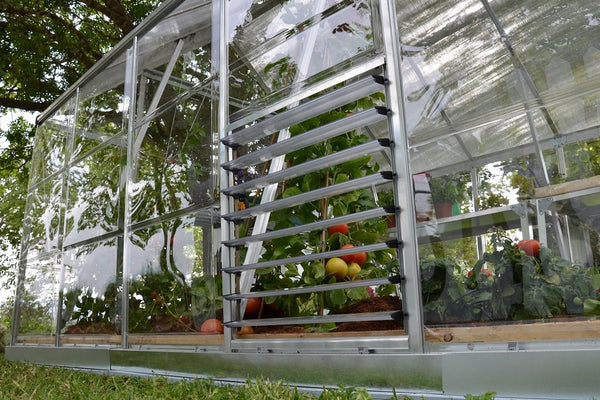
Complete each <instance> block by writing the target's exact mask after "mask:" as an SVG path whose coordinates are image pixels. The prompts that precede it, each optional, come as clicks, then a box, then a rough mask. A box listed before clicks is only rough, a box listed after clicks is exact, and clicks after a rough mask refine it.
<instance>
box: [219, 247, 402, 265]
mask: <svg viewBox="0 0 600 400" xmlns="http://www.w3.org/2000/svg"><path fill="white" fill-rule="evenodd" d="M400 244H401V243H400V242H399V241H397V240H388V241H387V242H382V243H374V244H367V245H364V246H355V247H352V248H348V249H340V250H331V251H324V252H321V253H312V254H306V255H302V256H297V257H287V258H281V259H276V260H269V261H263V262H257V263H254V264H248V265H238V266H233V267H228V268H223V271H224V272H227V273H234V272H241V271H248V270H256V269H262V268H270V267H275V266H278V265H285V264H300V263H303V262H305V261H313V260H318V259H321V258H331V257H340V256H345V255H348V254H355V253H359V252H369V251H380V250H386V249H391V248H398V246H399V245H400Z"/></svg>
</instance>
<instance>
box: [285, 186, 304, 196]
mask: <svg viewBox="0 0 600 400" xmlns="http://www.w3.org/2000/svg"><path fill="white" fill-rule="evenodd" d="M301 193H302V191H301V190H300V189H298V188H297V187H288V188H287V189H285V190H284V192H283V193H282V194H281V197H283V198H284V199H285V198H287V197H291V196H296V195H298V194H301Z"/></svg>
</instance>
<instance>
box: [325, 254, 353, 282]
mask: <svg viewBox="0 0 600 400" xmlns="http://www.w3.org/2000/svg"><path fill="white" fill-rule="evenodd" d="M325 271H327V275H328V276H335V279H337V280H340V279H344V278H345V277H346V275H347V274H348V264H346V261H344V260H342V259H341V258H338V257H333V258H330V259H329V260H328V261H327V263H326V264H325Z"/></svg>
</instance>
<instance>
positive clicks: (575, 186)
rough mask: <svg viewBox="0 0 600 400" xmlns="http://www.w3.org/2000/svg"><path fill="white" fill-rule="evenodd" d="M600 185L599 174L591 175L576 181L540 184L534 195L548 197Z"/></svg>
mask: <svg viewBox="0 0 600 400" xmlns="http://www.w3.org/2000/svg"><path fill="white" fill-rule="evenodd" d="M598 186H600V175H596V176H592V177H590V178H584V179H578V180H576V181H571V182H564V183H559V184H556V185H548V186H542V187H539V188H535V197H536V198H542V197H550V196H558V195H559V194H565V193H571V192H576V191H578V190H584V189H589V188H594V187H598Z"/></svg>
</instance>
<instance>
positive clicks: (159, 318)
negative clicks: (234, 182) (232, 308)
mask: <svg viewBox="0 0 600 400" xmlns="http://www.w3.org/2000/svg"><path fill="white" fill-rule="evenodd" d="M218 223H219V215H218V213H217V212H216V211H215V210H214V209H211V208H208V209H204V210H201V211H199V212H197V213H196V214H194V215H189V216H186V217H182V218H177V219H174V220H170V221H165V222H163V223H161V224H158V225H153V226H151V227H148V228H144V229H139V230H137V231H135V232H133V233H132V235H131V237H130V238H129V240H128V241H127V246H129V254H130V256H129V259H128V262H129V264H130V270H129V331H130V332H131V333H141V332H153V333H163V332H198V331H200V327H201V325H202V323H203V322H204V321H205V320H207V319H212V318H220V319H221V320H222V302H223V300H222V298H221V283H220V274H219V271H218V270H217V258H216V256H217V250H218V243H217V242H215V241H214V239H213V238H215V237H218V234H219V231H218V229H215V227H216V226H218Z"/></svg>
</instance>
